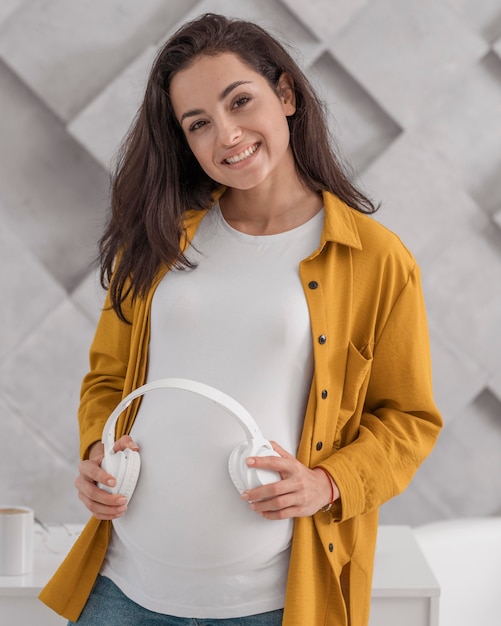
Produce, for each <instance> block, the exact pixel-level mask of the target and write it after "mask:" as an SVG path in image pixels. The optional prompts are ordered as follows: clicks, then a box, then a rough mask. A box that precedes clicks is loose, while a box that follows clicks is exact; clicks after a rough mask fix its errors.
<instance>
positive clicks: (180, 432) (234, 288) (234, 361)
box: [101, 205, 323, 619]
mask: <svg viewBox="0 0 501 626" xmlns="http://www.w3.org/2000/svg"><path fill="white" fill-rule="evenodd" d="M322 225H323V211H321V212H320V213H318V214H317V215H316V216H315V217H313V218H312V219H311V220H309V221H308V222H306V223H305V224H303V225H301V226H299V227H298V228H295V229H293V230H290V231H287V232H284V233H280V234H276V235H265V236H252V235H247V234H244V233H241V232H239V231H237V230H235V229H234V228H232V227H231V226H230V225H229V224H227V223H226V222H225V221H224V218H223V217H222V214H221V212H220V209H219V207H218V206H217V205H216V206H215V207H213V209H212V210H210V211H209V212H208V213H207V215H206V216H205V217H204V219H203V220H202V222H201V224H200V226H199V228H198V230H197V232H196V235H195V237H194V239H193V242H192V245H191V246H190V248H189V250H188V253H187V256H188V257H189V258H190V259H191V260H195V261H196V262H197V264H198V265H197V267H196V269H193V270H181V271H171V272H168V273H167V274H166V276H165V278H164V279H163V280H162V282H161V283H160V285H159V286H158V288H157V290H156V292H155V294H154V297H153V303H152V310H151V337H150V346H149V365H148V376H147V380H148V381H152V380H155V379H158V378H166V377H178V378H190V379H193V380H197V381H200V382H203V383H206V384H208V385H212V386H213V387H216V388H217V389H220V390H221V391H223V392H225V393H227V394H228V395H230V396H232V397H233V398H235V400H237V401H238V402H240V404H242V405H243V406H244V407H245V408H246V409H247V410H248V411H249V413H250V414H251V415H252V416H253V418H254V420H255V421H256V422H257V424H258V426H259V427H260V429H261V431H262V433H263V435H264V436H265V437H266V438H267V439H273V440H275V441H277V442H278V443H279V444H280V445H281V446H282V447H283V448H285V449H286V450H288V451H289V452H291V453H292V454H295V453H296V451H297V447H298V444H299V438H300V435H301V429H302V425H303V418H304V413H305V409H306V402H307V397H308V392H309V388H310V384H311V378H312V372H313V356H312V343H311V329H310V321H309V315H308V308H307V304H306V299H305V296H304V293H303V289H302V286H301V283H300V280H299V271H298V266H299V262H300V261H301V260H302V259H303V258H305V257H307V256H309V255H310V254H311V253H312V252H313V251H314V250H315V249H316V248H317V247H318V245H319V242H320V235H321V231H322ZM131 434H132V437H133V438H134V439H135V441H137V443H138V444H139V446H140V449H141V473H140V477H139V481H138V485H137V487H136V491H135V493H134V496H133V498H132V500H131V502H130V504H129V508H128V510H127V512H126V513H125V515H124V516H123V517H122V518H120V519H119V520H117V521H116V522H115V523H114V529H115V532H113V534H112V539H111V543H110V547H109V550H108V553H107V557H106V560H105V564H104V566H103V568H102V572H101V573H102V574H103V575H105V576H108V577H109V578H111V579H112V580H113V581H114V582H115V583H116V584H117V585H118V586H119V587H120V588H121V589H122V591H123V592H124V593H125V594H126V595H127V596H128V597H130V598H131V599H132V600H133V601H135V602H136V603H138V604H140V605H141V606H144V607H146V608H148V609H150V610H153V611H157V612H160V613H165V614H169V615H176V616H178V617H195V618H215V619H217V618H219V619H223V618H229V617H239V616H244V615H251V614H256V613H262V612H266V611H271V610H275V609H278V608H281V607H283V605H284V596H285V585H286V579H287V570H288V565H289V551H290V542H291V537H292V525H293V521H292V520H281V521H270V520H265V519H264V518H262V517H261V516H260V515H258V514H257V513H255V512H253V511H251V510H250V509H249V507H248V505H247V504H246V503H245V502H243V501H242V500H241V499H240V497H239V494H238V492H237V490H236V489H235V487H234V485H233V483H232V481H231V479H230V477H229V474H228V469H227V463H228V457H229V455H230V453H231V450H232V449H233V448H234V447H235V446H236V445H238V444H239V443H240V442H242V441H244V440H245V433H244V431H243V430H242V427H241V426H240V424H239V423H238V422H237V421H236V420H235V419H232V417H231V416H230V415H229V414H228V413H226V412H225V411H224V410H223V409H221V408H219V407H218V406H217V405H215V404H214V403H212V402H211V401H209V400H207V399H205V398H201V397H199V396H195V395H194V394H190V393H189V392H186V391H181V390H173V389H168V390H167V389H164V390H157V391H153V392H151V393H149V394H147V395H145V396H144V397H143V399H142V403H141V406H140V408H139V412H138V415H137V417H136V420H135V423H134V426H133V429H132V432H131Z"/></svg>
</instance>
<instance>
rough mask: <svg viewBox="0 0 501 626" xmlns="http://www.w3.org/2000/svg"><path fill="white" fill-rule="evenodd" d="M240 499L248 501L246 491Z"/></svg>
mask: <svg viewBox="0 0 501 626" xmlns="http://www.w3.org/2000/svg"><path fill="white" fill-rule="evenodd" d="M240 497H241V498H242V500H248V499H249V494H248V493H247V491H244V492H243V494H242V495H241V496H240Z"/></svg>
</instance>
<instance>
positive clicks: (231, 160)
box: [223, 143, 259, 165]
mask: <svg viewBox="0 0 501 626" xmlns="http://www.w3.org/2000/svg"><path fill="white" fill-rule="evenodd" d="M258 148H259V143H255V144H254V145H253V146H250V147H249V148H246V149H245V150H243V151H242V152H240V153H239V154H234V155H232V156H229V157H227V158H226V159H224V160H223V163H226V164H227V165H235V164H236V163H241V162H242V161H245V160H246V159H248V158H249V157H250V156H252V155H253V154H254V153H255V152H256V150H257V149H258Z"/></svg>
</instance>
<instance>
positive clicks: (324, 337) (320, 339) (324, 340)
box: [318, 335, 327, 344]
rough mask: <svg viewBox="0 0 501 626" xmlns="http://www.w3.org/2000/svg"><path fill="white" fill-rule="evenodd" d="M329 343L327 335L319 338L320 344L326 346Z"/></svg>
mask: <svg viewBox="0 0 501 626" xmlns="http://www.w3.org/2000/svg"><path fill="white" fill-rule="evenodd" d="M326 341H327V337H326V336H325V335H320V337H319V338H318V343H321V344H324V343H325V342H326Z"/></svg>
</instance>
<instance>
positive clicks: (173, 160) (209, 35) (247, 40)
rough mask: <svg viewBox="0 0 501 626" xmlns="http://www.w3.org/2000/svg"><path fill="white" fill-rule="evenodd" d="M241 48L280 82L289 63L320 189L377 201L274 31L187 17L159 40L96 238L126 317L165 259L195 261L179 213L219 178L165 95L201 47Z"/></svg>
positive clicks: (298, 139)
mask: <svg viewBox="0 0 501 626" xmlns="http://www.w3.org/2000/svg"><path fill="white" fill-rule="evenodd" d="M224 52H231V53H234V54H236V55H238V57H239V58H240V59H241V60H242V61H243V62H244V63H246V64H247V65H249V67H251V68H252V69H253V70H254V71H256V72H258V73H259V74H261V75H262V76H263V77H264V78H266V79H267V81H268V82H269V84H270V86H271V87H272V88H273V89H274V90H276V89H277V83H278V80H279V78H280V76H281V75H282V74H283V73H284V72H285V73H287V74H289V76H290V77H291V78H292V80H293V82H294V88H295V95H296V112H295V113H294V115H292V116H290V117H288V120H289V128H290V143H291V149H292V152H293V155H294V161H295V166H296V170H297V173H298V175H299V177H300V178H301V180H302V181H303V182H304V184H305V185H306V186H307V187H308V188H309V189H311V190H312V191H314V192H316V193H321V192H322V191H331V192H332V193H334V194H336V195H337V196H338V197H339V198H340V199H341V200H343V201H344V202H346V203H347V204H348V205H350V206H351V207H353V208H354V209H356V210H357V211H360V212H362V213H373V212H374V211H375V210H376V208H375V207H374V205H373V204H372V202H371V201H370V200H369V198H367V197H366V196H365V195H364V194H363V193H362V192H361V191H360V190H359V189H357V188H356V187H355V185H354V184H353V183H352V182H351V181H350V180H349V177H348V176H347V174H346V172H345V170H344V169H343V167H342V166H341V164H340V162H339V160H338V158H337V157H336V155H335V154H334V152H333V150H332V148H331V145H330V136H329V130H328V125H327V121H326V117H325V114H324V108H323V105H322V103H321V102H320V100H319V99H318V97H317V95H316V94H315V92H314V90H313V89H312V87H311V85H310V83H309V81H308V79H307V78H306V77H305V75H304V74H303V72H302V71H301V69H300V68H299V67H298V65H297V64H296V63H295V61H294V60H293V59H292V58H291V55H290V54H289V53H288V52H287V51H286V49H285V47H284V46H283V45H281V44H280V43H279V42H278V41H277V40H276V39H275V38H273V37H272V36H271V35H270V34H269V33H268V32H266V31H265V30H263V29H262V28H261V27H259V26H257V25H256V24H253V23H251V22H247V21H242V20H238V19H228V18H226V17H224V16H221V15H215V14H212V13H208V14H205V15H203V16H201V17H199V18H198V19H196V20H194V21H192V22H189V23H187V24H185V25H184V26H182V27H181V28H180V29H179V30H178V31H177V32H176V33H175V34H174V35H173V36H172V37H170V38H169V39H168V41H167V42H166V43H165V44H164V46H163V47H162V48H161V49H160V51H159V53H158V54H157V57H156V60H155V62H154V64H153V67H152V70H151V73H150V76H149V79H148V83H147V86H146V93H145V96H144V100H143V103H142V105H141V107H140V109H139V111H138V113H137V116H136V119H135V120H134V123H133V124H132V126H131V129H130V131H129V133H128V135H127V137H126V139H125V141H124V143H123V145H122V147H121V149H120V152H119V155H118V165H117V170H116V173H115V176H114V178H113V181H112V201H111V215H110V219H109V222H108V225H107V227H106V230H105V232H104V234H103V237H102V238H101V241H100V248H99V250H100V260H101V282H102V284H103V286H105V287H106V286H109V289H110V297H111V304H112V307H113V308H114V310H115V311H116V312H117V314H118V315H119V316H120V317H121V319H124V315H123V311H122V303H123V301H124V299H125V298H126V297H127V296H128V295H129V294H132V296H133V297H137V296H144V295H145V294H146V293H147V292H148V289H149V288H150V287H151V285H152V283H153V281H154V279H155V276H156V274H157V272H158V270H159V268H160V267H161V265H162V264H165V265H166V266H168V267H178V268H183V267H187V266H190V264H189V262H188V260H187V259H186V258H185V257H184V255H183V253H182V250H181V248H180V240H181V237H182V234H183V216H184V214H185V212H186V211H187V210H189V209H194V210H201V209H206V208H208V207H209V206H210V205H211V201H212V195H213V193H214V191H215V190H216V189H218V187H219V186H220V185H219V184H218V183H217V182H216V181H214V180H212V179H211V178H209V176H207V174H206V173H205V172H204V171H203V170H202V168H201V167H200V165H199V164H198V161H197V160H196V159H195V157H194V156H193V153H192V152H191V150H190V148H189V147H188V143H187V141H186V139H185V136H184V133H183V131H182V129H181V126H180V125H179V123H178V121H177V119H176V117H175V115H174V111H173V108H172V104H171V100H170V97H169V85H170V81H171V79H172V77H173V76H174V74H176V73H177V72H179V71H181V70H183V69H185V68H187V67H188V66H189V65H190V64H191V63H192V62H193V61H194V59H195V58H196V57H198V56H200V55H211V56H217V55H219V54H221V53H224Z"/></svg>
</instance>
